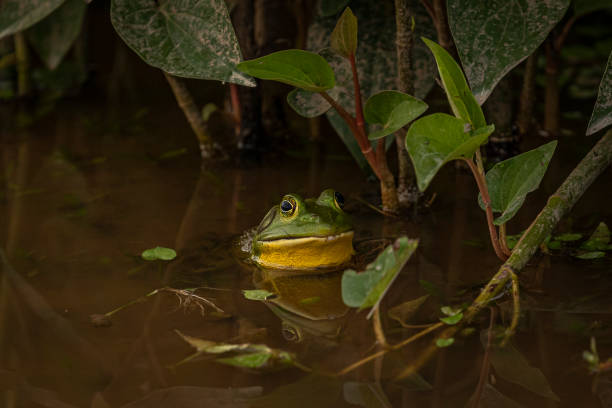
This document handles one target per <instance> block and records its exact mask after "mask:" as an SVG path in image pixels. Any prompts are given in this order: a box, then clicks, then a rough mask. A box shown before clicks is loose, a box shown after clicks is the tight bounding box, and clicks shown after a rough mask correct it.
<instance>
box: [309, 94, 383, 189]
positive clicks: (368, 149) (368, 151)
mask: <svg viewBox="0 0 612 408" xmlns="http://www.w3.org/2000/svg"><path fill="white" fill-rule="evenodd" d="M319 94H320V95H321V96H322V97H323V99H325V100H326V101H327V102H328V103H329V104H330V105H331V106H332V107H333V108H334V109H335V110H336V112H338V114H339V115H340V117H341V118H342V119H344V121H345V122H346V124H347V125H348V127H349V128H350V129H351V132H353V136H355V140H357V144H358V145H359V148H360V149H361V153H363V155H364V157H365V158H366V160H367V161H368V164H369V165H370V167H372V170H373V171H374V174H376V177H378V179H379V180H381V175H380V171H379V168H378V161H377V158H376V155H375V153H374V149H372V145H371V144H370V141H369V140H368V138H367V136H366V135H365V133H364V132H361V131H360V130H359V127H358V126H357V122H356V121H355V118H353V117H352V116H351V114H350V113H348V112H347V111H346V109H344V108H343V107H342V106H341V105H340V104H339V103H338V102H336V101H335V100H334V98H332V97H331V96H329V94H327V92H319Z"/></svg>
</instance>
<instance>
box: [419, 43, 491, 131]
mask: <svg viewBox="0 0 612 408" xmlns="http://www.w3.org/2000/svg"><path fill="white" fill-rule="evenodd" d="M423 41H424V42H425V44H426V45H427V46H428V47H429V49H430V50H431V52H432V53H433V55H434V58H435V59H436V64H437V65H438V72H439V73H440V79H441V80H442V85H443V86H444V91H445V92H446V97H447V98H448V103H449V104H450V106H451V109H452V111H453V113H454V114H455V116H456V117H458V118H461V119H463V120H464V121H465V122H468V123H470V124H471V125H472V127H473V128H475V129H478V128H481V127H483V126H485V125H486V122H485V118H484V114H483V113H482V109H481V108H480V105H478V102H476V99H475V98H474V95H473V94H472V91H471V90H470V87H469V86H468V84H467V82H466V80H465V77H464V76H463V72H462V71H461V67H460V66H459V64H457V62H456V61H455V60H454V59H453V57H451V55H450V54H449V53H448V52H446V50H445V49H444V48H442V47H440V46H439V45H438V44H436V43H435V42H433V41H431V40H428V39H427V38H423Z"/></svg>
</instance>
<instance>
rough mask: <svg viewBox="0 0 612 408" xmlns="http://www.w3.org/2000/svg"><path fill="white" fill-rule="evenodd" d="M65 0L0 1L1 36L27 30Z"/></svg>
mask: <svg viewBox="0 0 612 408" xmlns="http://www.w3.org/2000/svg"><path fill="white" fill-rule="evenodd" d="M64 1H65V0H3V1H2V2H1V3H0V38H3V37H6V36H8V35H11V34H14V33H17V32H19V31H22V30H25V29H26V28H29V27H30V26H33V25H34V24H36V23H38V22H39V21H40V20H42V19H43V18H45V17H47V16H48V15H49V14H51V13H52V12H53V11H54V10H56V9H57V8H58V7H59V6H61V5H62V4H63V3H64Z"/></svg>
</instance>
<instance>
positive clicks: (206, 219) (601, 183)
mask: <svg viewBox="0 0 612 408" xmlns="http://www.w3.org/2000/svg"><path fill="white" fill-rule="evenodd" d="M99 112H100V107H99V106H95V104H94V106H78V105H77V104H76V103H67V104H64V105H63V106H62V107H61V109H59V110H57V112H56V113H53V114H51V115H50V116H48V117H47V118H46V119H44V120H42V121H41V122H40V123H39V124H38V125H36V126H35V127H34V128H32V129H31V130H29V131H27V132H25V131H20V132H6V133H5V134H4V135H3V144H2V147H1V150H0V164H1V166H0V168H1V169H2V171H1V172H0V182H1V183H0V231H2V235H0V237H1V240H2V241H1V245H2V247H3V248H4V250H5V251H6V253H7V255H8V259H9V262H10V263H11V265H12V267H13V268H14V270H15V273H12V272H6V271H5V273H4V274H3V276H2V287H1V290H2V294H1V297H0V317H1V325H0V330H1V331H0V362H1V363H0V366H1V368H0V370H1V371H0V372H1V374H2V375H1V376H0V401H1V402H0V406H3V407H22V406H23V407H30V406H32V407H39V406H44V407H96V408H101V407H120V406H126V404H130V403H132V405H127V406H130V407H145V406H147V407H148V406H167V407H224V406H227V407H229V406H236V407H243V406H244V407H247V406H252V407H286V406H291V407H302V406H303V407H317V408H323V407H344V406H347V407H349V406H366V407H463V406H465V405H466V403H467V401H468V399H469V397H470V395H471V394H472V393H473V392H474V390H475V388H476V385H477V382H478V377H479V372H480V367H481V363H482V359H483V347H482V346H481V344H480V340H479V338H478V335H477V334H474V335H472V336H468V337H466V338H464V339H458V340H457V342H456V343H455V344H454V345H453V346H452V347H450V348H448V349H444V350H442V351H440V352H439V353H438V356H437V358H435V359H434V360H433V361H431V362H430V363H429V364H428V365H426V366H425V367H424V368H423V369H422V370H421V372H420V375H421V378H420V380H419V381H416V380H415V381H402V382H396V381H393V380H392V378H393V376H394V375H395V374H396V373H397V372H398V371H399V370H401V369H402V367H405V366H407V365H409V364H410V363H411V362H412V361H414V359H415V357H416V356H418V354H419V350H421V349H422V348H423V347H424V346H425V345H427V344H428V340H427V339H426V340H423V341H420V342H416V343H414V344H413V345H411V346H409V347H406V348H404V349H402V351H401V352H395V353H390V354H388V355H387V356H386V358H385V359H384V360H381V361H378V362H377V363H375V364H368V365H365V366H363V367H361V368H360V369H358V370H355V371H354V372H352V373H350V374H348V375H346V376H344V377H341V378H332V377H328V376H324V375H315V374H307V373H304V372H303V371H301V370H298V369H293V368H289V369H286V370H283V371H278V372H269V373H254V372H248V371H244V370H242V369H239V368H233V367H230V366H225V365H222V364H218V363H215V362H214V361H212V360H210V359H207V360H206V359H205V360H197V361H192V362H188V363H185V364H183V365H180V366H178V367H174V368H172V367H171V366H173V365H174V364H175V363H177V362H178V361H180V360H182V359H183V358H185V357H186V356H188V355H189V354H191V353H192V349H191V348H190V347H189V346H188V345H187V344H186V343H185V342H184V341H183V340H181V339H180V338H179V337H178V335H177V334H176V333H175V330H180V331H181V332H183V333H185V334H188V335H191V336H196V337H199V338H202V339H207V340H214V341H240V342H243V341H245V342H246V341H252V342H256V343H265V344H268V345H269V346H271V347H275V348H279V349H284V350H288V351H292V352H294V353H296V355H297V356H298V359H299V360H300V361H301V362H302V363H303V364H305V365H307V366H310V367H314V368H315V369H316V370H315V371H324V372H336V371H338V370H340V369H342V368H344V367H345V366H347V365H349V364H351V363H353V362H355V361H357V360H359V359H360V358H362V357H364V356H366V355H368V354H370V353H371V352H372V351H373V349H372V346H373V343H374V335H373V331H372V328H371V327H372V326H371V324H370V322H369V321H367V320H366V319H365V315H366V313H365V312H362V313H355V312H348V313H346V314H344V310H342V305H341V301H340V300H339V299H340V298H339V296H340V293H339V289H338V288H339V286H338V282H339V281H338V279H336V278H337V277H339V275H335V276H336V278H334V275H331V276H327V277H324V278H323V277H319V278H316V277H308V278H299V277H298V278H286V280H285V282H284V284H286V285H287V286H288V287H290V288H291V287H293V288H295V287H301V288H303V291H304V292H306V291H308V290H310V291H311V292H307V293H309V295H308V296H309V297H313V296H314V297H316V294H318V293H322V294H323V295H322V296H324V297H325V300H326V301H328V303H329V305H328V306H329V308H330V309H332V311H331V312H330V311H325V310H323V311H321V310H317V311H315V312H313V313H315V314H317V316H319V317H320V316H321V315H325V314H326V313H328V314H329V315H330V316H333V317H336V318H334V319H327V320H325V319H323V320H311V319H308V318H304V316H301V317H300V316H295V315H291V314H290V313H289V314H288V313H286V312H283V311H281V312H279V311H278V310H274V308H271V307H268V306H266V305H265V304H263V303H259V302H255V301H250V300H246V299H244V298H243V295H242V293H241V290H243V289H253V288H255V287H256V284H257V285H260V284H261V276H260V275H259V274H257V273H255V274H254V270H253V269H252V268H251V267H249V266H247V265H244V264H243V263H240V262H238V261H237V260H236V252H235V251H234V250H233V247H232V245H234V241H235V239H236V238H237V237H238V236H240V234H241V233H242V232H243V231H245V230H247V229H249V228H251V227H253V226H255V225H257V223H258V222H259V221H260V219H261V218H262V217H263V216H264V214H265V213H266V211H267V210H268V208H269V207H270V206H272V205H274V204H275V203H277V202H278V200H280V198H281V197H282V195H283V194H285V193H287V192H298V193H301V194H303V195H305V196H313V195H318V194H319V192H320V191H322V190H323V189H325V188H328V187H333V188H335V189H337V190H339V191H342V192H343V193H344V195H345V197H347V211H348V212H350V213H351V214H352V215H353V218H354V224H355V230H356V239H357V240H361V241H363V240H369V239H380V238H389V239H392V238H394V237H397V236H399V235H402V234H407V235H409V236H410V237H418V238H419V239H420V246H419V249H418V251H417V253H416V255H415V256H414V257H413V258H414V259H412V260H411V261H410V263H409V264H408V265H407V266H406V268H405V269H404V270H403V271H402V273H401V275H400V277H399V278H398V280H397V281H396V282H395V284H394V286H393V288H392V290H391V291H390V292H389V293H388V295H387V296H386V298H385V301H384V303H383V310H384V311H386V310H387V309H388V308H389V307H392V306H394V305H397V304H399V303H401V302H402V301H406V300H410V299H414V298H416V297H418V296H422V295H424V294H427V293H428V291H429V293H431V296H430V298H429V299H428V301H427V302H428V303H426V304H425V305H424V307H423V309H422V310H421V311H420V312H419V314H418V315H417V316H416V317H415V319H414V322H415V323H427V322H431V321H436V319H437V317H438V316H439V314H438V312H437V308H438V307H439V306H440V305H444V304H457V303H461V302H465V301H469V299H471V298H473V297H474V296H475V295H476V294H477V291H478V288H479V287H480V286H481V285H482V284H483V283H484V282H486V280H487V279H488V278H489V277H490V276H491V275H492V274H493V273H494V272H495V270H496V267H497V266H498V265H499V262H498V261H497V259H496V258H495V256H494V255H493V252H492V250H491V248H490V246H489V243H488V236H487V231H486V227H485V223H484V220H485V219H484V213H483V212H481V210H480V209H478V207H477V205H476V202H475V186H474V183H473V182H472V181H471V180H470V178H469V176H468V175H467V174H463V173H462V172H456V171H455V170H454V169H453V168H452V167H451V166H448V168H447V169H446V170H445V171H443V172H442V174H441V175H440V176H439V177H438V179H436V181H435V183H434V184H433V185H432V187H431V188H430V190H429V192H428V196H427V198H430V197H431V194H432V193H433V192H436V193H437V196H436V199H435V200H434V201H433V203H432V205H431V207H430V208H429V209H428V210H426V211H424V212H423V213H422V214H420V215H419V216H418V218H417V219H416V221H413V220H409V219H384V218H383V217H381V216H380V215H379V214H377V213H375V212H373V211H372V210H370V209H369V208H367V207H365V206H363V205H362V204H360V203H359V202H358V201H357V200H356V199H355V198H354V197H355V196H361V197H365V198H367V199H372V197H374V194H373V193H374V192H375V191H376V184H374V183H371V182H370V183H368V182H366V181H364V177H363V176H362V174H361V173H360V172H359V170H358V169H357V167H356V166H355V164H354V163H353V162H352V161H351V159H350V157H349V156H348V155H347V154H346V153H345V152H344V151H343V150H342V149H341V148H337V149H336V148H332V149H330V151H329V152H328V154H322V155H321V156H320V157H319V159H317V160H312V159H311V158H310V157H311V155H309V154H308V151H309V150H308V149H310V147H308V146H305V147H303V148H299V149H295V151H293V154H292V155H287V156H284V157H281V156H270V157H265V158H264V159H263V160H262V161H261V162H260V163H249V164H245V165H242V166H237V165H235V164H233V163H232V164H230V163H226V164H220V165H217V166H215V167H211V168H208V169H204V170H202V169H201V167H200V161H199V158H198V155H197V148H195V146H194V143H193V140H192V135H191V134H190V132H189V129H188V128H187V127H186V126H185V125H184V123H183V121H184V119H183V118H182V117H181V116H180V114H178V113H177V112H174V111H172V112H173V113H168V112H167V110H165V109H159V110H156V111H154V112H149V113H148V114H144V115H140V114H138V112H137V111H130V112H128V111H124V112H123V113H122V114H116V115H115V114H114V113H112V112H106V111H104V110H102V112H106V113H103V114H99ZM105 115H107V116H105ZM117 115H118V116H117ZM109 117H112V118H114V120H115V122H112V123H120V124H123V125H122V126H114V127H109V126H108V125H107V123H110V120H109V119H108V118H109ZM117 118H119V122H116V120H117ZM134 118H136V119H134ZM138 118H139V119H138ZM177 124H178V125H177ZM168 135H171V136H172V137H168ZM534 143H536V144H537V143H541V141H539V140H537V141H535V142H534ZM586 143H587V144H588V143H591V142H586ZM564 144H566V145H572V144H573V142H572V141H571V140H570V139H566V140H563V141H562V143H561V145H562V146H563V145H564ZM184 148H185V149H186V153H184V154H181V152H182V150H181V149H184ZM587 149H588V146H580V147H578V148H575V147H572V148H565V149H564V150H562V151H561V152H560V153H559V154H557V156H556V158H555V161H554V162H553V163H552V165H551V169H550V171H549V174H548V175H547V177H546V178H545V180H544V181H543V184H542V188H541V189H540V191H538V192H537V193H534V194H532V195H531V196H530V197H529V198H528V200H527V201H528V202H527V207H526V208H524V209H523V210H522V211H521V213H520V214H519V215H518V216H517V219H516V220H515V221H513V222H512V225H511V226H510V230H511V231H510V232H518V231H519V230H520V229H522V228H524V227H526V226H527V225H528V224H529V222H530V220H531V219H532V217H533V216H534V215H535V214H536V213H537V211H538V209H539V208H541V206H542V205H543V204H544V203H545V200H546V197H547V196H548V195H549V194H551V193H552V192H553V191H554V189H555V188H556V187H557V186H558V184H559V182H560V181H561V180H562V179H563V178H564V177H565V176H566V175H567V174H568V172H569V170H570V169H571V168H572V167H573V166H574V165H575V163H577V161H578V160H579V159H580V157H581V156H582V155H583V153H584V152H585V151H586V150H587ZM168 152H173V153H170V154H166V156H170V157H166V158H165V159H161V160H160V157H162V156H163V155H164V153H168ZM609 180H610V172H609V171H608V172H607V173H606V174H604V175H603V176H602V177H601V178H600V179H599V180H598V181H597V183H596V184H595V185H594V186H593V188H592V189H591V190H589V191H588V192H587V194H586V195H585V196H584V197H583V199H582V200H581V202H580V203H579V205H578V206H577V208H576V209H575V211H574V212H573V213H572V216H571V218H570V219H569V221H568V220H566V221H565V224H564V228H566V229H570V228H571V229H573V230H578V231H580V232H588V230H589V228H591V229H592V228H594V226H595V225H596V223H597V222H599V221H601V220H603V221H607V222H608V224H610V221H611V216H612V211H611V210H610V208H609V203H610V202H612V200H611V198H612V197H611V194H612V193H611V191H610V188H609V186H610V184H609ZM157 245H161V246H166V247H172V248H175V249H176V250H177V252H178V255H179V256H178V258H177V259H176V260H175V261H172V262H171V263H169V264H167V265H165V266H164V267H163V269H162V270H161V271H160V270H159V269H158V268H157V266H155V265H152V264H147V263H145V262H144V261H142V260H141V259H140V257H139V254H140V253H141V251H142V250H144V249H146V248H150V247H154V246H157ZM610 269H611V268H610V262H609V261H603V262H585V261H578V260H574V259H571V258H570V257H565V256H540V257H538V258H536V259H534V261H533V263H532V264H531V265H530V267H529V268H527V270H525V271H524V273H523V274H522V284H523V291H522V304H523V315H522V319H521V324H520V328H519V331H518V333H517V335H516V337H515V338H514V340H513V344H514V346H515V347H516V348H517V349H518V350H519V351H520V353H522V355H523V356H524V357H525V358H526V359H527V361H528V362H529V364H530V365H531V366H533V367H535V368H537V369H539V370H541V372H542V374H543V378H545V381H544V384H545V383H548V384H549V385H550V389H551V390H552V391H553V392H554V393H555V394H556V395H557V396H558V397H559V399H560V401H559V402H555V401H554V400H553V399H550V398H544V397H541V396H538V393H543V392H545V388H546V387H545V385H542V382H540V385H539V386H537V387H535V389H533V390H532V391H535V392H531V391H528V390H526V389H525V388H524V387H521V386H519V385H517V384H513V383H511V382H509V381H507V380H505V379H504V378H502V377H503V376H501V375H500V373H499V372H497V370H495V369H493V370H492V373H493V377H494V381H495V387H496V389H497V390H499V391H500V392H502V393H503V394H505V395H506V396H508V397H511V398H512V399H514V400H515V401H518V402H519V403H520V404H522V406H530V407H599V406H610V404H611V403H612V402H611V401H612V399H611V398H610V395H611V394H612V381H610V380H609V379H605V378H603V379H602V381H601V382H600V385H599V387H598V388H597V389H596V390H593V389H592V376H590V375H589V373H588V370H587V368H586V365H585V363H584V362H583V360H582V357H581V355H582V351H583V350H586V349H588V345H589V338H590V336H595V337H596V338H597V341H598V346H599V351H600V353H601V355H602V357H603V358H606V357H607V356H610V355H612V347H611V346H612V345H611V344H610V338H611V336H610V334H611V333H612V332H611V330H612V317H611V313H612V297H611V296H610V295H609V293H610V290H611V289H612V276H611V272H612V271H611V270H610ZM292 279H294V280H292ZM292 282H293V283H292ZM166 285H171V286H174V287H193V286H205V287H208V288H209V289H204V290H201V291H199V292H198V293H199V294H200V295H202V296H205V297H206V298H208V299H210V300H212V301H213V302H214V303H215V304H217V305H218V306H219V307H220V308H222V309H223V310H225V311H226V312H227V313H229V314H230V315H231V317H230V318H226V319H218V318H215V317H213V316H212V315H211V314H210V313H208V314H205V315H204V316H203V315H202V314H201V313H199V312H198V310H194V309H186V308H181V307H178V306H179V303H178V301H177V298H176V297H175V296H174V295H171V294H161V295H158V296H156V297H153V298H151V299H149V300H147V301H146V302H142V303H139V304H136V305H134V306H132V307H130V308H127V309H125V310H123V311H121V312H119V313H117V314H115V315H114V316H113V317H112V326H110V327H98V328H97V327H93V326H92V324H91V323H90V320H89V315H91V314H94V313H104V312H107V311H109V310H112V309H114V308H115V307H117V306H119V305H122V304H125V303H127V302H129V301H130V300H132V299H135V298H138V297H139V296H142V295H144V294H145V293H147V292H149V291H151V290H153V289H155V288H159V287H163V286H166ZM330 288H331V289H330ZM502 301H503V300H502ZM338 316H339V317H338ZM487 323H488V313H487V312H484V313H483V315H482V319H481V320H480V321H478V322H477V323H476V325H475V328H476V329H477V330H476V333H477V332H478V330H480V329H483V328H486V326H487ZM507 323H508V322H507V321H506V322H505V324H507ZM384 324H385V329H386V331H387V334H388V337H389V341H390V342H391V343H395V342H397V341H399V340H400V339H402V338H406V337H408V336H409V335H411V334H413V333H414V332H415V330H412V329H402V328H401V327H399V325H397V323H395V322H394V321H393V320H391V319H388V318H386V317H385V318H384ZM288 328H290V329H291V330H288ZM288 332H290V333H291V334H292V335H293V336H294V337H295V335H296V333H297V335H298V336H299V337H300V339H301V341H299V342H296V341H289V340H287V339H286V337H291V336H288V335H287V334H288ZM506 366H507V367H506V368H507V369H508V370H510V371H512V370H513V369H514V370H515V371H516V370H519V372H518V373H517V372H515V373H514V374H513V375H514V377H513V378H517V377H528V376H529V375H528V374H527V373H525V372H521V371H520V369H517V368H516V366H515V365H514V364H513V361H512V360H510V361H507V362H506ZM511 377H512V376H511ZM160 390H165V391H160ZM490 398H493V399H491V400H490V401H491V402H490V403H489V406H515V405H501V402H500V401H499V399H494V397H490ZM606 404H608V405H606Z"/></svg>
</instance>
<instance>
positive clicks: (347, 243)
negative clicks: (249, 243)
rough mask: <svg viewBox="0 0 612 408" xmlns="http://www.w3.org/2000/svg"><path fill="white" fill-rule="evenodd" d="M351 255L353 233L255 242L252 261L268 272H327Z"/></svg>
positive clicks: (352, 252) (348, 258) (347, 259)
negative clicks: (307, 270)
mask: <svg viewBox="0 0 612 408" xmlns="http://www.w3.org/2000/svg"><path fill="white" fill-rule="evenodd" d="M354 252H355V251H354V250H353V231H345V232H342V233H339V234H334V235H326V236H321V237H317V236H310V237H284V238H279V239H270V240H258V241H257V242H255V245H254V248H253V260H254V261H255V262H257V263H258V264H260V265H262V266H266V267H269V268H282V269H313V268H330V267H335V266H340V265H342V264H345V263H347V262H348V261H349V260H350V259H351V257H352V256H353V254H354Z"/></svg>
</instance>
